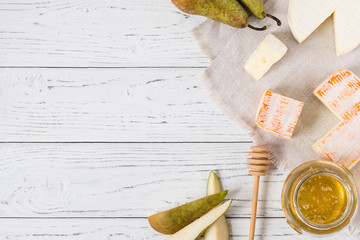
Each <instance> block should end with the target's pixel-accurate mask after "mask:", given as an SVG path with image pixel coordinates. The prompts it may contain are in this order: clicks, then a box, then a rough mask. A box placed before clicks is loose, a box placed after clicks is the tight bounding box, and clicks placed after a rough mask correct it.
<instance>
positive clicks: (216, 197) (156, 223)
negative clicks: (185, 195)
mask: <svg viewBox="0 0 360 240" xmlns="http://www.w3.org/2000/svg"><path fill="white" fill-rule="evenodd" d="M227 192H228V191H223V192H219V193H216V194H213V195H210V196H207V197H203V198H200V199H198V200H195V201H192V202H189V203H186V204H183V205H181V206H178V207H176V208H172V209H170V210H167V211H164V212H161V213H158V214H154V215H152V216H150V217H149V218H148V220H149V223H150V225H151V227H152V228H153V229H155V230H156V231H158V232H160V233H163V234H173V233H176V232H177V231H179V230H180V229H182V228H183V227H185V226H186V225H188V224H190V223H192V222H193V221H194V220H196V219H198V218H199V217H201V216H202V215H204V214H205V213H207V212H209V211H210V210H211V209H213V208H214V207H216V206H217V205H219V203H221V202H222V200H223V199H224V198H225V196H226V194H227Z"/></svg>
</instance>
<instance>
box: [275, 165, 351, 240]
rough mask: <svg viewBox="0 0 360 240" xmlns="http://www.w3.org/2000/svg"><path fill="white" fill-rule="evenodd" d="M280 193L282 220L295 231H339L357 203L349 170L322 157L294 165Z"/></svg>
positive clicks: (326, 232) (345, 223) (318, 233)
mask: <svg viewBox="0 0 360 240" xmlns="http://www.w3.org/2000/svg"><path fill="white" fill-rule="evenodd" d="M281 194H282V196H281V202H282V208H283V211H284V213H285V216H286V220H287V222H288V223H289V225H290V226H291V227H293V228H294V229H295V230H296V231H297V232H299V233H309V234H313V235H323V234H330V233H334V232H337V231H340V230H341V229H343V228H344V227H345V226H347V225H348V224H349V222H350V220H351V218H352V216H353V215H354V213H355V211H356V206H357V187H356V185H355V182H354V180H353V177H352V174H351V172H350V171H349V170H348V169H346V168H345V167H343V166H341V165H338V164H336V163H333V162H331V161H325V160H316V161H310V162H307V163H304V164H302V165H300V166H298V167H297V168H295V169H294V170H293V171H292V172H291V173H290V174H289V176H288V177H287V179H286V180H285V183H284V186H283V189H282V193H281Z"/></svg>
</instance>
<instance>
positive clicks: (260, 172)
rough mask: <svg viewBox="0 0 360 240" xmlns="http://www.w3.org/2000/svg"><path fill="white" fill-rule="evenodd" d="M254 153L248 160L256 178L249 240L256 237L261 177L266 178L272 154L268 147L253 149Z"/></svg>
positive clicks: (251, 172) (250, 154) (250, 153)
mask: <svg viewBox="0 0 360 240" xmlns="http://www.w3.org/2000/svg"><path fill="white" fill-rule="evenodd" d="M251 150H252V152H249V153H248V156H250V157H251V158H248V159H247V162H248V163H249V164H248V166H247V167H248V168H249V169H250V171H249V173H250V174H251V175H253V176H254V177H255V178H254V190H253V199H252V207H251V220H250V232H249V240H253V239H254V235H255V222H256V210H257V201H258V195H259V194H258V193H259V182H260V176H265V175H266V171H267V170H268V169H269V164H270V163H271V161H270V159H269V158H270V153H269V148H267V147H260V146H256V147H251Z"/></svg>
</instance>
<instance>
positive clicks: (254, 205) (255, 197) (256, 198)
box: [249, 175, 260, 240]
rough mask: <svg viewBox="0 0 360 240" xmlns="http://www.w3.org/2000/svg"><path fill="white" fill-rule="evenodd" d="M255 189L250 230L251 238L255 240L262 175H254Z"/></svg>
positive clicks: (250, 239)
mask: <svg viewBox="0 0 360 240" xmlns="http://www.w3.org/2000/svg"><path fill="white" fill-rule="evenodd" d="M254 177H255V179H254V190H253V199H252V207H251V220H250V232H249V240H254V235H255V222H256V210H257V202H258V195H259V182H260V181H259V180H260V176H259V175H255V176H254Z"/></svg>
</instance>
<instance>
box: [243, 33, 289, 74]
mask: <svg viewBox="0 0 360 240" xmlns="http://www.w3.org/2000/svg"><path fill="white" fill-rule="evenodd" d="M286 52H287V47H286V46H285V44H284V43H283V42H281V41H280V40H279V39H278V38H277V37H275V36H274V35H272V34H268V35H267V36H266V37H265V39H264V41H262V42H261V43H260V45H259V47H258V48H257V49H256V50H255V52H254V53H253V54H252V55H251V56H250V57H249V59H248V60H247V62H246V63H245V66H244V68H245V70H246V71H247V72H248V73H250V74H251V76H253V77H254V78H255V79H256V80H259V79H260V78H262V77H263V76H264V75H265V73H266V72H267V71H269V69H270V68H271V66H272V65H274V64H275V63H276V62H277V61H279V60H280V59H281V58H282V57H283V56H284V55H285V53H286Z"/></svg>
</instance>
